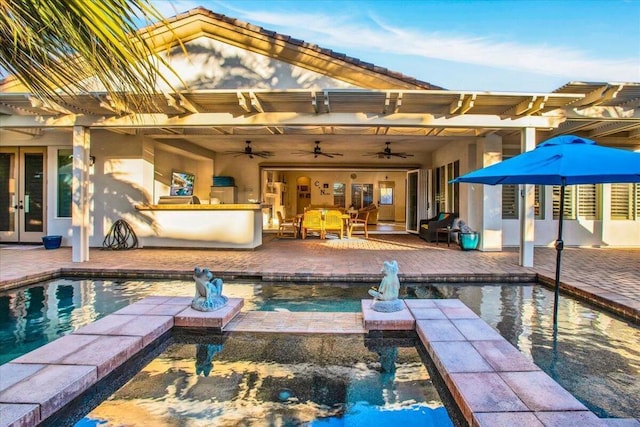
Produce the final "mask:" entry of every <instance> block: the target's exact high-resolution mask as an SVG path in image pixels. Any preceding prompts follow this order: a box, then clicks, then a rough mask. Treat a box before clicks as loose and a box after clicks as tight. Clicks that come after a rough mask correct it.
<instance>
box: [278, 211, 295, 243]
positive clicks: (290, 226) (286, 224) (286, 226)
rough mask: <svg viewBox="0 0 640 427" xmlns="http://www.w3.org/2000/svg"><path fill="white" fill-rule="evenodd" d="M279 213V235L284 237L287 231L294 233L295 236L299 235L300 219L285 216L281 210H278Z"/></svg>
mask: <svg viewBox="0 0 640 427" xmlns="http://www.w3.org/2000/svg"><path fill="white" fill-rule="evenodd" d="M276 214H277V215H278V234H277V236H278V237H284V234H285V233H291V234H293V237H298V220H297V219H296V218H284V217H283V216H282V213H280V211H277V212H276Z"/></svg>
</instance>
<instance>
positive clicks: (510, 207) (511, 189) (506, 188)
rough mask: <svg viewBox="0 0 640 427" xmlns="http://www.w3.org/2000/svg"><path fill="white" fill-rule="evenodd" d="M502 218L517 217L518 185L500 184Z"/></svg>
mask: <svg viewBox="0 0 640 427" xmlns="http://www.w3.org/2000/svg"><path fill="white" fill-rule="evenodd" d="M502 219H518V186H517V185H514V184H508V185H503V186H502Z"/></svg>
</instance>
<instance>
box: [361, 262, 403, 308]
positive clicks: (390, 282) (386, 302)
mask: <svg viewBox="0 0 640 427" xmlns="http://www.w3.org/2000/svg"><path fill="white" fill-rule="evenodd" d="M382 272H383V273H384V277H383V278H382V281H381V282H380V286H379V287H378V288H377V289H376V288H371V289H369V295H371V296H372V297H373V303H372V304H371V308H372V309H373V310H375V311H382V312H393V311H400V310H402V308H403V304H402V301H401V300H399V299H398V293H399V292H400V280H398V263H397V262H396V261H385V262H384V263H383V264H382Z"/></svg>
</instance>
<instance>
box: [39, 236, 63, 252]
mask: <svg viewBox="0 0 640 427" xmlns="http://www.w3.org/2000/svg"><path fill="white" fill-rule="evenodd" d="M61 243H62V236H56V235H52V236H42V244H43V245H44V248H45V249H58V248H59V247H60V244H61Z"/></svg>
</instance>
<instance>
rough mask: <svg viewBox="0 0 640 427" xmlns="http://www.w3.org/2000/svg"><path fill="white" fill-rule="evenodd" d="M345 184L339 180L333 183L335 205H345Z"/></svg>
mask: <svg viewBox="0 0 640 427" xmlns="http://www.w3.org/2000/svg"><path fill="white" fill-rule="evenodd" d="M344 188H345V185H344V184H341V183H339V182H334V183H333V205H334V206H339V207H343V208H344V207H345V195H344Z"/></svg>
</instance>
